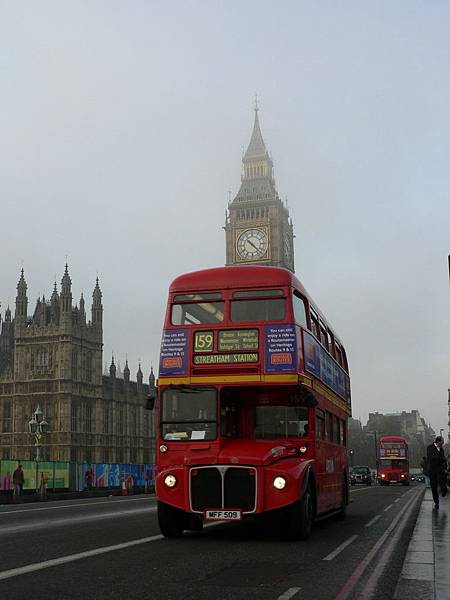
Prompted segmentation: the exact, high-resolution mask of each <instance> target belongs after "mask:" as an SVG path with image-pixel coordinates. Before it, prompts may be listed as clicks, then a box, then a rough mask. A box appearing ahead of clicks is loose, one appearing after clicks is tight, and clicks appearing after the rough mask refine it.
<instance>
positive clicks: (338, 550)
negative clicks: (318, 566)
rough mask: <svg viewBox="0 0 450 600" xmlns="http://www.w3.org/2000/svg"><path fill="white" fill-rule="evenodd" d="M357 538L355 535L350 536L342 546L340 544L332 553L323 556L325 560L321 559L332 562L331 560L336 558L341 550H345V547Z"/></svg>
mask: <svg viewBox="0 0 450 600" xmlns="http://www.w3.org/2000/svg"><path fill="white" fill-rule="evenodd" d="M357 537H358V536H357V535H352V536H351V537H349V538H348V540H346V541H345V542H344V543H343V544H341V545H340V546H338V547H337V548H336V550H333V552H330V554H327V556H325V558H323V559H322V560H333V558H336V556H337V555H338V554H340V553H341V552H342V550H344V549H345V548H347V546H348V545H349V544H351V543H352V542H354V541H355V540H356V538H357Z"/></svg>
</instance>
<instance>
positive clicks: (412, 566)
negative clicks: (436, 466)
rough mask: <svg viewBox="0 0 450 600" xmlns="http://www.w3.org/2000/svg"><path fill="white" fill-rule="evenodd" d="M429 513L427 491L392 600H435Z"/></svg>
mask: <svg viewBox="0 0 450 600" xmlns="http://www.w3.org/2000/svg"><path fill="white" fill-rule="evenodd" d="M432 510H433V500H432V496H431V490H430V489H429V488H427V489H426V490H425V492H424V496H423V499H422V504H421V506H420V510H419V515H418V517H417V521H416V525H415V527H414V531H413V534H412V537H411V541H410V542H409V546H408V550H407V552H406V556H405V560H404V562H403V568H402V572H401V574H400V579H399V580H398V583H397V587H396V589H395V594H394V597H393V599H392V600H435V586H434V543H433V527H432V522H431V521H432Z"/></svg>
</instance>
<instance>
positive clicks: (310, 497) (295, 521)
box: [285, 470, 317, 540]
mask: <svg viewBox="0 0 450 600" xmlns="http://www.w3.org/2000/svg"><path fill="white" fill-rule="evenodd" d="M316 511H317V493H316V483H315V479H314V475H313V474H312V472H311V470H309V472H308V473H307V474H306V475H305V479H304V481H303V484H302V487H301V493H300V498H299V499H298V500H297V501H296V502H294V504H291V505H290V506H289V507H288V508H287V511H286V519H285V527H286V533H287V535H288V537H289V538H290V539H294V540H306V539H308V538H309V536H310V535H311V530H312V526H313V522H314V518H315V516H316Z"/></svg>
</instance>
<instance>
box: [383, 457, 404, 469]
mask: <svg viewBox="0 0 450 600" xmlns="http://www.w3.org/2000/svg"><path fill="white" fill-rule="evenodd" d="M406 464H407V463H406V461H405V460H393V459H391V458H382V459H381V460H380V465H381V466H382V467H385V468H392V469H405V468H406Z"/></svg>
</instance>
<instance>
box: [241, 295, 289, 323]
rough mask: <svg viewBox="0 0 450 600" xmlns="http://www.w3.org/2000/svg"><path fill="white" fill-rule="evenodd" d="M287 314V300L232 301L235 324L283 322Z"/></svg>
mask: <svg viewBox="0 0 450 600" xmlns="http://www.w3.org/2000/svg"><path fill="white" fill-rule="evenodd" d="M285 314H286V300H285V299H284V298H261V299H258V300H232V301H231V320H232V321H234V322H242V321H281V320H282V319H284V317H285Z"/></svg>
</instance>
